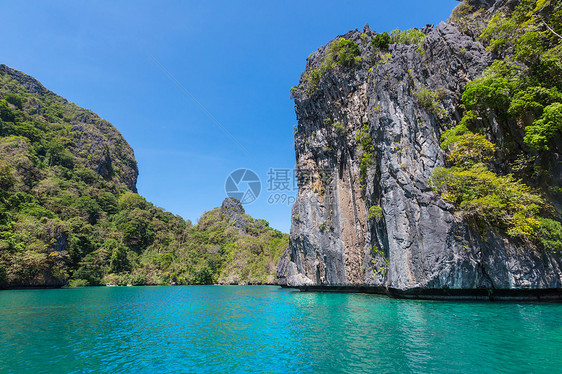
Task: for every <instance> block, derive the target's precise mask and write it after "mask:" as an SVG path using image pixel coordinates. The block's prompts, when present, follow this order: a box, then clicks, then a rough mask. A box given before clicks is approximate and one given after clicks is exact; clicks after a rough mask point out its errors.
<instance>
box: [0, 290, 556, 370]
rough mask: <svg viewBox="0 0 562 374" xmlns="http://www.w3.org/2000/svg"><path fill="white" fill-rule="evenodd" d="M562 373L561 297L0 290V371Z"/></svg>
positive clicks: (253, 291) (274, 291)
mask: <svg viewBox="0 0 562 374" xmlns="http://www.w3.org/2000/svg"><path fill="white" fill-rule="evenodd" d="M561 371H562V304H532V303H528V304H523V303H522V304H517V303H473V302H433V301H407V300H394V299H389V298H386V297H382V296H372V295H360V294H320V293H300V292H293V291H290V290H285V289H280V288H277V287H266V286H263V287H261V286H183V287H179V286H178V287H96V288H82V289H60V290H23V291H0V372H1V373H24V372H25V373H82V372H95V373H97V372H105V373H118V372H131V373H191V372H201V373H215V372H216V373H234V372H259V373H261V372H266V373H327V372H349V373H374V372H400V373H404V372H412V373H422V372H434V373H441V372H465V373H482V372H490V373H492V372H521V373H528V372H534V373H553V372H561Z"/></svg>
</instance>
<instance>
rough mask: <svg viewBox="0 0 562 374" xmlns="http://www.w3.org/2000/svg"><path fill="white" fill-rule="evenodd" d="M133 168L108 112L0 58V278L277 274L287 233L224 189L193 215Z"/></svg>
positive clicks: (134, 281) (173, 279) (7, 282)
mask: <svg viewBox="0 0 562 374" xmlns="http://www.w3.org/2000/svg"><path fill="white" fill-rule="evenodd" d="M137 175H138V170H137V163H136V160H135V158H134V154H133V150H132V148H131V147H130V146H129V144H128V143H127V142H126V141H125V139H124V138H123V137H122V136H121V134H120V133H119V132H118V131H117V130H116V129H115V128H114V127H113V126H112V125H111V124H110V123H109V122H107V121H105V120H103V119H101V118H100V117H99V116H97V115H96V114H95V113H93V112H91V111H89V110H86V109H83V108H80V107H78V106H77V105H75V104H73V103H71V102H69V101H67V100H66V99H64V98H62V97H60V96H58V95H56V94H55V93H53V92H51V91H49V90H47V89H46V88H45V87H43V85H41V83H39V82H38V81H37V80H35V79H34V78H32V77H30V76H28V75H26V74H24V73H22V72H19V71H17V70H14V69H11V68H9V67H7V66H5V65H0V288H13V287H61V286H96V285H167V284H217V283H220V284H273V283H275V281H276V279H275V271H276V267H277V262H278V260H279V258H280V256H281V254H282V252H283V251H284V250H285V248H286V247H287V245H288V235H287V234H284V233H282V232H280V231H278V230H275V229H273V228H271V227H269V224H268V222H266V221H265V220H260V219H253V218H252V217H250V216H249V215H247V214H246V213H245V211H244V209H243V207H242V205H241V204H240V203H239V202H238V201H236V200H234V199H230V198H228V199H226V200H225V201H224V202H223V204H222V206H221V207H220V208H215V209H212V210H210V211H208V212H205V213H204V214H203V215H202V216H201V218H200V220H199V222H198V223H197V224H196V225H193V224H192V223H191V222H190V221H186V220H184V219H183V218H182V217H180V216H177V215H174V214H172V213H170V212H167V211H165V210H164V209H162V208H159V207H156V206H154V205H153V204H152V203H150V202H148V201H146V199H145V198H143V197H142V196H140V195H139V194H137V190H136V180H137Z"/></svg>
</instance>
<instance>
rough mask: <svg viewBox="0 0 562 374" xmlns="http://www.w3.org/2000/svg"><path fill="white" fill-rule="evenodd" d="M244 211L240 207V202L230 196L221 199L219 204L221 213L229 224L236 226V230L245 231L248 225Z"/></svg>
mask: <svg viewBox="0 0 562 374" xmlns="http://www.w3.org/2000/svg"><path fill="white" fill-rule="evenodd" d="M245 214H246V212H245V211H244V208H243V207H242V203H241V202H240V201H238V200H236V199H233V198H232V197H227V198H226V199H224V200H223V202H222V205H221V215H222V216H223V218H225V219H227V220H228V221H229V223H230V225H232V226H234V227H236V228H237V229H238V230H240V231H242V232H245V231H246V227H247V226H248V221H247V220H246V219H245V217H244V216H245Z"/></svg>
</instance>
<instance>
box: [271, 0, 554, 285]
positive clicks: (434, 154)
mask: <svg viewBox="0 0 562 374" xmlns="http://www.w3.org/2000/svg"><path fill="white" fill-rule="evenodd" d="M472 3H474V4H473V5H474V6H476V7H482V8H484V9H486V10H487V11H490V12H491V11H493V9H495V8H497V7H498V6H499V5H501V3H503V2H502V1H501V0H500V1H496V2H494V1H484V0H481V1H472ZM422 31H423V32H424V33H425V34H426V37H425V42H423V44H421V45H415V44H411V45H408V44H391V45H390V47H389V50H388V52H384V53H382V54H381V53H379V54H378V55H375V54H374V52H373V51H372V48H370V45H369V41H370V40H371V39H372V38H373V37H374V36H375V33H374V32H371V30H370V29H369V27H368V26H366V27H365V28H364V30H363V32H360V31H357V30H355V31H351V32H349V33H347V34H345V35H343V36H342V37H344V38H346V39H349V40H352V41H354V42H355V43H356V44H357V45H358V46H359V47H360V60H359V59H356V63H355V65H354V68H347V67H342V66H335V67H333V68H332V69H331V70H329V71H328V72H327V73H325V74H323V75H322V76H321V77H320V79H319V81H318V83H317V85H316V87H314V88H311V85H310V78H309V77H310V75H311V72H313V71H314V69H315V68H316V69H318V68H319V67H321V66H322V64H323V62H324V61H325V58H326V55H327V53H328V51H329V48H330V45H331V44H332V43H333V42H331V43H329V44H328V45H326V46H324V47H321V48H320V49H319V50H318V51H316V52H315V53H314V54H313V55H311V56H310V57H309V58H308V60H307V66H306V70H305V72H304V73H303V75H302V76H301V81H300V85H299V87H298V88H297V89H295V90H293V95H294V98H295V110H296V114H297V119H298V131H297V132H296V134H295V150H296V159H297V168H298V172H299V195H298V198H297V201H296V203H295V204H294V206H293V211H292V225H291V234H290V244H289V248H288V249H287V251H286V252H285V254H284V255H283V258H282V259H281V261H280V263H279V267H278V280H279V283H280V284H282V285H287V286H293V287H295V286H296V287H302V288H305V289H306V288H311V287H312V288H314V289H318V287H330V286H331V287H341V286H344V287H352V288H353V287H357V289H360V287H363V288H364V287H365V286H367V287H372V288H373V289H381V290H385V289H386V290H398V291H399V292H407V291H408V290H414V289H424V290H436V291H437V290H444V289H459V290H461V289H525V288H530V289H537V288H546V289H548V288H560V287H562V270H561V269H562V261H561V258H560V256H559V255H556V254H549V253H543V252H540V251H537V250H535V249H533V248H527V247H525V245H524V244H523V243H519V242H517V241H514V240H508V239H507V238H506V237H504V236H502V235H501V234H499V233H496V232H494V231H489V232H487V233H486V234H485V235H481V233H480V232H476V231H475V229H473V226H472V225H470V224H469V223H467V222H466V221H465V220H464V219H463V216H462V215H461V214H460V213H459V212H455V210H454V209H453V206H451V205H450V204H449V203H448V202H446V201H445V200H443V199H442V198H441V197H440V196H439V195H438V194H437V193H435V192H433V191H432V188H431V183H430V179H431V177H432V175H433V170H434V169H435V168H436V167H439V166H443V165H444V153H443V150H442V149H441V148H440V135H441V133H442V132H443V130H444V129H445V126H447V124H450V123H458V121H459V120H460V118H461V114H462V113H461V111H460V108H459V107H460V104H461V102H460V97H461V94H462V92H463V90H464V86H465V85H466V83H467V82H468V81H470V80H472V79H474V78H476V77H478V76H479V75H480V74H481V73H482V71H483V70H484V69H485V68H486V67H487V66H489V65H490V63H491V62H492V56H490V55H489V53H488V52H487V51H486V50H485V48H484V47H483V46H482V45H481V44H480V43H479V42H478V41H477V40H475V39H474V38H472V37H471V36H469V35H467V34H466V33H464V34H463V33H462V32H461V31H459V29H458V28H457V27H456V26H455V25H454V24H452V23H441V24H439V25H438V26H435V27H434V26H427V27H425V28H424V29H422ZM424 90H425V91H426V92H433V93H437V94H436V95H438V96H439V97H440V100H439V101H438V102H436V103H434V105H432V106H428V105H426V106H424V105H423V103H421V102H420V100H419V98H418V95H419V93H420V92H422V91H424ZM362 132H365V133H364V134H363V135H366V136H369V137H370V138H371V139H372V143H373V151H372V157H369V160H364V158H365V153H366V151H365V150H364V149H362V147H361V145H360V139H359V138H360V137H361V133H362ZM362 169H363V170H362ZM372 207H374V209H373V208H372ZM370 208H371V211H370ZM363 288H361V289H363Z"/></svg>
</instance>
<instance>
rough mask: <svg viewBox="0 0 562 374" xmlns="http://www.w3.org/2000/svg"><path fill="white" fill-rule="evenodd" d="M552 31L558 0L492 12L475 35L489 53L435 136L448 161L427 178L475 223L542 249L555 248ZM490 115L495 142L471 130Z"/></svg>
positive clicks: (560, 99) (559, 57)
mask: <svg viewBox="0 0 562 374" xmlns="http://www.w3.org/2000/svg"><path fill="white" fill-rule="evenodd" d="M470 11H471V7H470V5H467V4H462V5H460V6H459V8H458V10H457V12H456V15H455V13H454V17H456V18H457V21H459V22H460V23H461V25H462V24H463V20H465V21H466V20H467V19H468V20H475V19H476V18H477V17H478V16H479V15H481V13H482V12H476V13H474V14H473V15H472V16H469V14H468V12H470ZM471 22H472V21H471ZM465 23H466V22H465ZM560 33H562V3H560V2H557V1H550V0H538V1H535V0H522V1H521V2H520V3H519V4H518V5H517V6H516V7H515V8H514V9H513V10H512V11H510V10H509V8H505V9H500V10H499V11H498V12H496V13H495V14H494V16H493V17H492V18H491V19H490V20H489V22H488V23H487V25H485V26H484V27H483V29H482V32H481V34H480V40H481V41H482V42H483V43H484V44H485V45H486V46H487V49H488V50H489V51H491V52H492V53H493V55H494V57H495V60H494V62H493V63H492V65H491V66H490V67H488V68H487V69H486V70H485V71H484V74H483V75H482V76H481V77H480V78H477V79H475V80H473V81H471V82H469V83H468V84H467V85H466V88H465V91H464V93H463V95H462V101H463V104H464V106H465V108H466V109H467V111H466V112H465V114H464V116H463V118H462V120H461V121H460V124H459V125H458V126H456V127H454V128H453V129H450V130H448V131H446V132H445V133H444V134H443V137H442V140H443V143H442V147H443V148H444V149H446V150H447V151H448V161H449V163H450V164H451V167H450V168H439V169H437V170H436V172H435V175H434V178H433V183H434V185H435V186H436V188H437V189H438V190H439V191H440V192H441V193H442V195H443V197H444V198H445V199H446V200H448V201H450V202H452V203H454V204H455V206H456V207H457V208H459V209H460V210H462V211H463V212H464V213H466V214H467V215H469V216H470V217H472V218H473V220H474V221H475V222H476V223H477V224H478V225H479V226H480V227H481V228H484V229H485V228H486V227H494V228H496V229H500V230H504V231H506V232H507V233H508V234H509V235H510V236H513V237H519V238H520V239H523V240H527V241H531V242H534V243H535V244H536V245H538V246H539V247H542V248H543V249H545V250H549V251H560V250H562V224H561V223H560V222H559V220H560V217H559V213H557V212H556V210H555V209H554V207H553V205H552V204H550V203H549V202H548V200H551V201H554V202H556V201H557V200H558V198H557V196H556V194H552V191H553V190H556V188H557V186H556V185H554V186H553V185H552V184H556V183H557V181H556V180H553V179H551V176H550V175H549V172H548V169H549V168H552V167H553V160H552V155H553V152H556V153H558V152H560V144H561V138H560V135H562V133H561V130H562V93H561V92H562V36H561V35H560ZM490 116H495V118H496V119H497V121H498V122H499V125H500V126H503V127H505V128H506V129H508V131H505V134H506V139H503V141H502V145H501V146H500V147H498V146H496V145H494V144H492V143H491V142H490V141H488V140H487V139H486V137H484V136H483V135H481V134H478V133H475V132H478V131H480V130H482V127H483V122H482V118H489V117H490ZM513 128H521V129H522V130H523V131H519V132H518V131H513ZM469 129H472V130H474V131H475V132H472V131H470V130H469ZM496 150H497V151H498V153H496ZM494 153H496V154H501V155H502V157H503V160H501V161H502V162H503V163H504V165H500V166H501V167H500V168H499V169H500V170H497V169H498V167H496V168H494V167H492V165H491V162H492V161H494V160H493V157H492V156H493V155H494ZM496 161H498V160H496ZM554 162H555V161H554ZM506 166H507V167H506ZM494 169H496V170H494ZM514 173H515V174H516V175H517V177H518V178H525V182H526V183H527V184H528V185H527V184H524V183H523V182H522V181H521V180H518V179H517V177H514V175H513V174H514ZM529 186H532V187H534V188H531V187H529ZM548 193H550V196H549V199H545V194H548Z"/></svg>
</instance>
